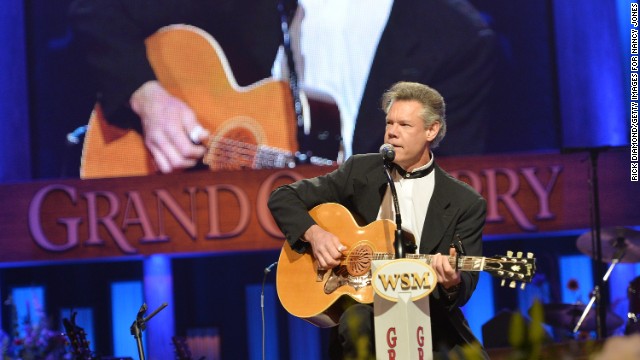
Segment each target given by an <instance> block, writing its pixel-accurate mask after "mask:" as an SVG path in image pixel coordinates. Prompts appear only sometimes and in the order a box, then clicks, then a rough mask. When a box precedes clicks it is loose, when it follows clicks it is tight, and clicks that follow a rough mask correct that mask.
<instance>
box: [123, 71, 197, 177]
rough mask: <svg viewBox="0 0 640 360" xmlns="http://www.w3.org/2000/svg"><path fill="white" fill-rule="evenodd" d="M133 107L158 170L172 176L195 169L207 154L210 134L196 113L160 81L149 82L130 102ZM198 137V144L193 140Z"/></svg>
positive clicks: (136, 92) (134, 94)
mask: <svg viewBox="0 0 640 360" xmlns="http://www.w3.org/2000/svg"><path fill="white" fill-rule="evenodd" d="M130 104H131V108H132V109H133V111H134V112H135V113H136V114H138V116H140V119H141V122H142V131H143V135H144V143H145V146H146V147H147V149H148V150H149V152H151V155H152V156H153V159H154V160H155V163H156V165H157V166H158V169H159V170H160V171H161V172H163V173H170V172H172V171H175V170H178V169H185V168H190V167H193V166H195V165H196V164H197V162H198V160H199V159H201V158H202V157H203V156H204V154H205V153H206V151H207V149H206V147H205V146H204V145H201V144H204V143H205V142H206V141H207V139H208V137H209V132H208V131H206V130H204V131H197V128H198V127H199V128H200V129H202V127H201V125H200V123H199V122H198V120H197V118H196V115H195V113H194V112H193V110H192V109H191V108H190V107H189V106H188V105H187V104H186V103H185V102H184V101H182V100H180V99H178V98H176V97H175V96H173V95H171V94H170V93H169V92H167V91H166V90H165V89H164V88H163V87H162V85H160V83H159V82H158V81H148V82H146V83H144V84H143V85H142V86H141V87H140V88H138V90H136V91H135V92H134V93H133V94H132V95H131V99H130ZM190 134H196V135H197V136H196V139H194V140H196V142H195V143H194V142H192V140H191V139H190V138H189V136H190Z"/></svg>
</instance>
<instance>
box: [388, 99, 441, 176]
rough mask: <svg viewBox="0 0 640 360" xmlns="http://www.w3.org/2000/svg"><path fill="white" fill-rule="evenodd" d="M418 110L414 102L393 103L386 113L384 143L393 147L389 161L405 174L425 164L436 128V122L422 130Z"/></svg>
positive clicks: (421, 121) (422, 123)
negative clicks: (404, 171)
mask: <svg viewBox="0 0 640 360" xmlns="http://www.w3.org/2000/svg"><path fill="white" fill-rule="evenodd" d="M421 110H422V105H421V104H420V103H419V102H418V101H416V100H396V101H394V102H393V104H392V105H391V108H390V109H389V112H388V113H387V127H386V129H385V133H384V142H385V143H387V144H391V145H393V147H394V150H395V152H396V158H395V160H394V161H393V162H395V163H396V164H398V165H400V166H401V167H402V168H403V169H405V170H408V171H411V170H413V169H414V168H417V167H420V166H422V165H425V164H426V163H427V162H429V145H430V144H431V142H432V141H433V139H434V138H435V137H436V135H437V134H438V130H439V129H440V124H439V123H435V124H433V125H432V126H431V127H429V128H428V129H425V127H424V121H423V120H422V118H421V117H420V112H421Z"/></svg>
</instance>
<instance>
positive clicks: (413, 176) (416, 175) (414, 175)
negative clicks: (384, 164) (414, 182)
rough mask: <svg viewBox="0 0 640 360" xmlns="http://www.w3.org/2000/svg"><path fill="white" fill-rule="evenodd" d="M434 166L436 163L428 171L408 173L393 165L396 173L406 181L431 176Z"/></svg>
mask: <svg viewBox="0 0 640 360" xmlns="http://www.w3.org/2000/svg"><path fill="white" fill-rule="evenodd" d="M433 164H434V163H431V165H430V166H429V167H427V168H426V169H422V170H418V171H412V172H407V171H406V170H405V169H403V168H401V167H400V166H398V165H397V164H393V165H394V167H395V168H396V171H397V172H398V174H400V176H402V177H403V178H405V179H417V178H421V177H423V176H427V175H429V173H431V171H433Z"/></svg>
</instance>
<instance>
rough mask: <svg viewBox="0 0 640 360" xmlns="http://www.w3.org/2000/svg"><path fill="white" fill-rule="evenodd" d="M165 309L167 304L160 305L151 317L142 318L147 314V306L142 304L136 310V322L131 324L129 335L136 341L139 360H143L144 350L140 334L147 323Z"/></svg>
mask: <svg viewBox="0 0 640 360" xmlns="http://www.w3.org/2000/svg"><path fill="white" fill-rule="evenodd" d="M166 307H167V303H162V305H160V307H159V308H157V309H156V310H154V311H153V312H152V313H151V315H149V316H147V317H144V314H145V313H146V312H147V304H145V303H143V304H142V306H141V307H140V310H138V315H137V316H136V320H134V322H133V324H131V328H130V330H131V335H133V337H134V338H135V339H136V343H137V345H138V356H139V358H140V360H144V349H143V347H142V332H143V331H144V330H145V329H146V328H147V321H149V319H151V318H152V317H154V316H155V315H156V314H157V313H159V312H160V310H162V309H164V308H166Z"/></svg>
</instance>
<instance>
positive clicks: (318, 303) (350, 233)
mask: <svg viewBox="0 0 640 360" xmlns="http://www.w3.org/2000/svg"><path fill="white" fill-rule="evenodd" d="M309 214H310V215H311V217H313V219H314V220H315V221H316V223H317V224H318V225H319V226H320V227H322V228H323V229H325V230H327V231H329V232H331V233H333V234H335V235H336V236H337V237H338V238H339V239H340V241H341V242H342V244H344V245H345V246H346V247H347V250H346V252H349V253H350V255H349V256H347V260H346V261H347V263H346V264H345V265H340V266H338V267H337V268H335V269H333V270H329V271H320V270H318V266H317V263H316V262H315V260H314V258H313V255H312V254H311V252H310V250H309V251H307V252H305V253H302V254H300V253H297V252H296V251H294V250H293V249H291V246H290V245H289V244H288V243H285V245H284V246H283V248H282V251H281V253H280V258H279V260H278V269H277V275H276V288H277V291H278V297H279V298H280V302H281V303H282V306H283V307H284V308H285V309H286V310H287V311H288V312H289V313H290V314H292V315H295V316H297V317H299V318H302V319H304V320H306V321H309V322H310V323H312V324H314V325H316V326H319V327H331V326H335V325H337V324H338V322H339V319H340V315H341V314H342V312H343V311H344V307H346V306H348V305H350V304H352V303H354V302H359V303H372V302H373V288H372V287H371V285H370V276H369V284H368V285H367V284H361V285H363V286H362V287H359V286H358V285H356V286H355V287H354V286H353V285H352V284H342V285H340V284H337V285H335V287H336V288H335V289H333V290H332V291H331V292H330V293H326V292H325V288H326V284H327V283H331V281H330V280H329V279H330V277H332V276H333V277H334V278H335V277H337V278H341V279H345V280H349V279H351V280H353V281H354V282H356V283H357V282H358V280H359V279H360V278H359V277H356V276H351V275H345V277H344V278H343V277H341V275H343V273H344V270H345V268H347V267H351V266H352V267H355V268H358V262H359V261H358V259H359V255H358V254H359V250H360V249H364V250H365V252H368V251H369V250H372V251H373V252H381V253H393V237H394V231H395V224H394V223H393V222H392V221H389V220H378V221H375V222H373V223H371V224H369V225H366V226H360V225H358V222H357V221H356V220H355V219H354V217H353V215H352V214H351V213H350V212H349V210H347V209H346V208H345V207H343V206H342V205H340V204H336V203H327V204H322V205H318V206H316V207H315V208H313V209H312V210H311V211H309ZM369 263H370V259H369ZM360 265H363V266H366V264H360ZM363 277H367V276H366V275H364V276H363Z"/></svg>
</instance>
